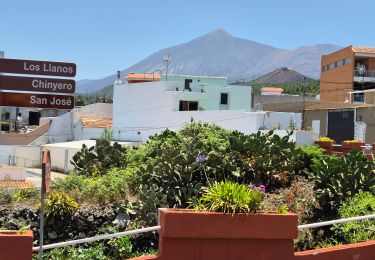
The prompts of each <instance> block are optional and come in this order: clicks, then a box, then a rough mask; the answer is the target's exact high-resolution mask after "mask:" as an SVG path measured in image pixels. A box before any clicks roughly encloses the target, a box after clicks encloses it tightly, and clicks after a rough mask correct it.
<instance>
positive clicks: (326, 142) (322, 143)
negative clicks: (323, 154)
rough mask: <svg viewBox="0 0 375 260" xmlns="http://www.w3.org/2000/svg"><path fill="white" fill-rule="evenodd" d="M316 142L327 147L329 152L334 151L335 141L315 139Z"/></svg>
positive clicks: (324, 147)
mask: <svg viewBox="0 0 375 260" xmlns="http://www.w3.org/2000/svg"><path fill="white" fill-rule="evenodd" d="M315 144H316V145H318V146H320V147H321V148H323V149H325V150H326V151H327V153H332V152H333V145H334V144H336V142H335V141H315Z"/></svg>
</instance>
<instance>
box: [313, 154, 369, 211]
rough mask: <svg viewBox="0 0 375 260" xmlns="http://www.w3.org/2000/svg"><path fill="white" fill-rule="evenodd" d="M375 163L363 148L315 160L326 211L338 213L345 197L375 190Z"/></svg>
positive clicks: (315, 174)
mask: <svg viewBox="0 0 375 260" xmlns="http://www.w3.org/2000/svg"><path fill="white" fill-rule="evenodd" d="M374 170H375V164H374V162H373V161H372V160H367V159H366V157H365V156H364V155H363V153H362V152H360V151H356V150H354V151H351V152H349V153H347V154H345V155H344V156H342V157H336V156H326V157H324V158H323V159H322V160H315V161H314V164H313V166H312V169H311V173H310V177H311V178H310V180H311V181H313V182H314V185H315V189H316V190H317V193H318V200H319V204H320V205H321V207H322V211H323V212H322V213H323V214H324V215H325V216H326V217H334V216H335V214H336V212H337V209H338V208H339V207H340V205H341V204H342V202H343V201H344V200H345V199H348V198H351V197H354V196H355V195H356V194H357V193H359V192H365V191H369V192H371V191H374V190H375V173H374Z"/></svg>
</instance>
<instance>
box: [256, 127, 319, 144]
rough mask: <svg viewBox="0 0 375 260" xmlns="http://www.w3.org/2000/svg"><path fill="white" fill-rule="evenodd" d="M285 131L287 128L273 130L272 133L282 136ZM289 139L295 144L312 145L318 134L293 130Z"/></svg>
mask: <svg viewBox="0 0 375 260" xmlns="http://www.w3.org/2000/svg"><path fill="white" fill-rule="evenodd" d="M268 131H269V130H261V133H267V132H268ZM287 131H289V130H274V134H276V135H279V136H280V137H283V136H286V135H287ZM290 139H291V140H292V141H294V142H295V143H296V144H297V145H300V146H304V145H306V146H309V145H313V144H314V143H315V141H317V140H318V139H319V135H317V134H316V133H313V132H311V131H301V130H294V131H293V134H292V136H291V137H290Z"/></svg>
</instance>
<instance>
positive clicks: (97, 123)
mask: <svg viewBox="0 0 375 260" xmlns="http://www.w3.org/2000/svg"><path fill="white" fill-rule="evenodd" d="M81 122H82V126H83V127H84V128H111V127H112V118H81Z"/></svg>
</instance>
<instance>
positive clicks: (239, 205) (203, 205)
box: [191, 181, 263, 214]
mask: <svg viewBox="0 0 375 260" xmlns="http://www.w3.org/2000/svg"><path fill="white" fill-rule="evenodd" d="M262 199H263V192H262V191H260V190H257V189H250V188H249V187H248V186H246V185H244V184H238V183H233V182H231V181H222V182H219V183H214V184H213V186H212V187H210V188H208V189H205V190H204V193H203V195H202V197H201V198H199V199H196V200H193V201H192V204H191V206H192V207H193V208H194V209H195V210H199V211H213V212H223V213H232V214H234V213H255V212H256V210H257V209H258V208H259V205H260V203H261V201H262Z"/></svg>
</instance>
